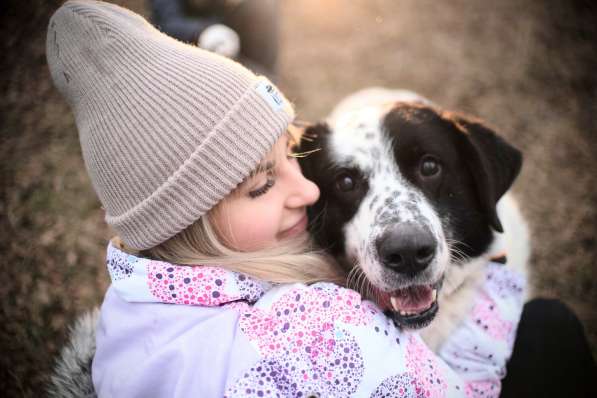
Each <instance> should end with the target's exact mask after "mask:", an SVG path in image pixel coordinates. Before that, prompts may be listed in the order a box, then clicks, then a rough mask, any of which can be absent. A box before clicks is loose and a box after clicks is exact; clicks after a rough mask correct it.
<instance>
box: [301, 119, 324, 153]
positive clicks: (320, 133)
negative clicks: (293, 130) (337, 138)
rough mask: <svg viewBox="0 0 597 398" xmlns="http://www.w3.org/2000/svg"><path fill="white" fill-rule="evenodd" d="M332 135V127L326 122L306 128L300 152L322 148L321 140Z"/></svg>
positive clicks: (309, 125)
mask: <svg viewBox="0 0 597 398" xmlns="http://www.w3.org/2000/svg"><path fill="white" fill-rule="evenodd" d="M329 134H330V127H329V126H328V125H327V123H325V122H319V123H315V124H308V125H306V126H305V127H304V132H303V134H302V136H301V143H300V146H299V150H300V151H301V152H306V151H312V150H315V149H318V148H321V140H323V139H325V137H326V136H328V135H329Z"/></svg>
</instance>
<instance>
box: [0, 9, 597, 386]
mask: <svg viewBox="0 0 597 398" xmlns="http://www.w3.org/2000/svg"><path fill="white" fill-rule="evenodd" d="M117 3H119V4H123V5H125V6H127V7H129V8H131V9H133V10H135V11H137V12H140V13H142V14H144V15H146V16H147V9H146V4H145V3H144V2H143V1H142V0H129V1H125V0H121V1H117ZM59 4H60V1H59V0H47V1H41V0H38V1H31V2H28V4H27V5H23V4H22V2H18V1H14V0H9V1H8V2H3V4H2V5H0V15H1V17H0V18H1V21H0V33H1V37H2V40H1V44H0V46H1V47H0V49H1V50H2V52H1V53H0V56H1V61H0V67H1V69H0V73H1V74H0V76H1V78H0V85H1V86H0V89H1V93H2V97H1V102H0V112H1V113H0V115H1V116H0V117H1V121H0V123H1V124H0V126H1V127H0V128H1V130H0V132H1V136H0V140H1V141H0V144H1V145H0V159H1V167H0V181H1V182H2V183H1V184H0V234H1V235H0V238H1V239H0V253H1V254H2V256H1V260H0V261H1V262H0V266H1V273H0V317H1V323H0V325H1V326H0V350H1V351H0V352H1V355H0V391H2V395H3V396H11V397H12V396H26V397H31V396H38V395H40V394H41V391H42V388H43V385H44V382H45V375H46V373H47V371H48V370H49V369H50V366H51V363H52V359H53V357H54V356H55V354H56V352H57V350H58V349H59V348H60V346H61V344H62V343H63V341H64V338H65V329H66V327H67V325H68V324H69V322H71V320H72V319H73V317H74V316H75V315H76V314H77V313H79V312H81V311H83V310H85V309H88V308H91V307H93V306H94V305H97V304H98V303H100V302H101V298H102V295H103V292H104V291H105V289H106V287H107V284H108V277H107V273H106V272H105V269H104V265H103V255H104V254H103V251H104V247H105V244H106V239H107V238H108V237H109V236H110V232H109V231H108V230H107V228H106V227H105V225H104V223H103V221H102V217H103V214H102V212H101V210H100V207H99V203H98V202H97V200H96V198H95V196H94V194H93V192H92V190H91V186H90V183H89V180H88V178H87V176H86V174H85V171H84V166H83V163H82V160H81V157H80V149H79V147H78V142H77V134H76V130H75V127H74V122H73V117H72V115H71V113H70V111H69V109H68V107H67V105H66V104H65V103H64V102H63V101H62V99H61V98H60V97H59V95H58V93H57V92H56V91H55V90H54V89H53V88H52V86H51V82H50V78H49V73H48V71H47V67H46V65H45V55H44V40H45V29H46V25H47V21H48V18H49V16H50V14H51V13H52V12H53V10H55V9H56V8H57V7H58V5H59ZM558 4H559V5H556V2H539V1H530V0H502V1H499V2H496V1H494V2H490V1H484V2H480V1H475V0H449V1H448V0H446V1H442V2H438V1H433V0H418V1H415V0H400V1H396V0H285V1H282V2H281V18H282V40H281V43H280V44H281V54H280V57H281V58H280V74H281V81H280V86H281V87H282V89H283V91H284V92H285V93H286V94H287V95H288V96H289V97H290V98H291V99H292V100H293V101H294V102H295V103H296V105H297V107H298V110H299V115H300V116H301V118H303V119H312V120H313V119H318V118H321V117H323V116H324V115H325V114H326V113H327V112H328V111H329V110H330V109H331V108H332V106H333V105H334V104H335V103H336V102H337V101H338V100H339V99H341V98H342V97H343V96H345V95H347V94H349V93H350V92H352V91H354V90H357V89H360V88H363V87H366V86H372V85H380V86H386V87H395V88H408V89H411V90H414V91H417V92H419V93H421V94H423V95H424V96H427V97H428V98H430V99H432V100H433V101H435V102H436V103H438V104H440V105H442V106H443V107H445V108H449V109H457V110H461V111H465V112H469V113H472V114H474V115H477V116H480V117H482V118H484V119H486V120H487V121H488V122H490V123H491V124H492V125H494V126H496V127H497V128H498V130H499V131H500V132H502V134H503V135H504V136H506V137H507V138H508V139H509V140H510V141H511V142H513V143H514V144H515V145H517V146H518V147H519V148H521V149H522V150H523V152H524V153H525V156H526V157H525V159H526V163H525V166H524V169H523V172H522V175H521V177H520V179H519V180H518V182H517V185H516V186H515V188H514V190H515V192H516V193H517V194H518V196H519V197H520V198H522V203H523V208H524V212H525V214H526V215H527V216H528V218H529V220H530V222H531V225H532V230H533V237H534V255H533V265H532V267H533V269H534V271H535V272H534V277H533V284H534V286H535V288H536V292H537V295H542V296H549V297H559V298H561V299H562V300H564V301H565V302H566V303H568V304H569V305H570V306H571V307H572V308H574V309H575V311H576V312H577V313H578V314H579V316H580V318H581V320H582V321H583V323H584V325H585V327H586V330H587V332H588V334H589V337H590V339H591V343H592V346H593V351H594V352H595V347H597V315H596V314H597V313H596V311H595V305H596V304H597V300H596V299H597V280H596V276H597V275H596V265H597V242H596V229H597V227H596V225H597V206H596V204H597V190H596V189H595V187H596V186H597V167H596V166H597V160H596V155H597V144H596V141H595V139H596V138H597V137H596V136H595V133H596V130H597V129H596V127H595V124H596V123H595V115H596V114H597V102H596V100H597V74H596V73H595V71H596V70H597V69H596V67H597V18H596V17H597V10H596V8H595V7H596V6H594V5H592V3H591V2H590V1H588V0H586V1H584V0H575V1H568V2H559V3H558Z"/></svg>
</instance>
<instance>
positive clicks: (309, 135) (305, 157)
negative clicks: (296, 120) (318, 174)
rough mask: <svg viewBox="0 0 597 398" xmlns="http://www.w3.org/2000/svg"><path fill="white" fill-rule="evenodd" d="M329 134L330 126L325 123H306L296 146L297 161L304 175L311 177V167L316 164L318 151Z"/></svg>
mask: <svg viewBox="0 0 597 398" xmlns="http://www.w3.org/2000/svg"><path fill="white" fill-rule="evenodd" d="M329 134H330V128H329V126H328V125H327V124H326V123H316V124H310V125H306V126H305V127H304V131H303V134H302V135H301V139H300V143H299V145H298V147H297V148H296V152H297V153H298V154H299V163H300V164H301V169H302V171H303V174H304V175H305V177H307V178H309V179H311V180H312V179H313V178H314V176H313V173H314V170H313V168H314V167H315V166H316V163H317V161H316V159H317V158H318V155H319V154H318V151H319V150H320V149H321V148H322V146H323V140H325V139H326V138H327V136H328V135H329Z"/></svg>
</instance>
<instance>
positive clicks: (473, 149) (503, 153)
mask: <svg viewBox="0 0 597 398" xmlns="http://www.w3.org/2000/svg"><path fill="white" fill-rule="evenodd" d="M449 117H450V118H451V119H452V120H453V122H454V123H456V125H457V127H458V128H459V130H461V131H462V132H463V133H464V134H463V135H464V137H465V139H464V142H463V147H464V151H465V157H464V158H465V162H466V163H467V167H468V169H469V170H470V172H471V174H472V176H473V179H474V180H475V184H476V188H477V192H478V195H479V199H480V202H481V206H482V208H483V211H484V212H485V214H486V215H487V216H488V218H489V222H490V225H491V226H492V227H493V229H494V230H496V231H498V232H504V230H503V227H502V223H501V222H500V220H499V218H498V215H497V209H496V205H497V202H498V200H499V199H500V198H501V197H502V195H504V194H505V193H506V191H507V190H508V189H509V188H510V186H511V185H512V183H513V182H514V180H515V179H516V176H518V173H519V172H520V169H521V167H522V153H521V152H520V151H519V150H518V149H516V148H514V147H513V146H512V145H510V144H509V143H507V142H506V141H505V140H504V139H502V138H501V137H499V136H498V135H497V134H496V133H495V132H494V131H493V130H491V129H490V128H489V127H487V126H485V125H484V124H483V123H482V122H481V121H480V120H476V119H473V118H469V117H467V116H463V115H450V116H449Z"/></svg>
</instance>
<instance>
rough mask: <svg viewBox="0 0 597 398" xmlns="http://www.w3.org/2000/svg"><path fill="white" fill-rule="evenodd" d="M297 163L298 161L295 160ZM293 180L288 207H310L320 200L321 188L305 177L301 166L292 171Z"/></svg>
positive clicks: (290, 185) (290, 186)
mask: <svg viewBox="0 0 597 398" xmlns="http://www.w3.org/2000/svg"><path fill="white" fill-rule="evenodd" d="M295 161H296V160H295ZM292 177H293V178H292V179H291V181H289V189H290V190H291V192H289V195H288V199H287V201H286V205H287V206H288V207H291V208H296V207H304V206H310V205H312V204H314V203H315V202H317V199H319V188H318V187H317V185H315V183H313V182H312V181H310V180H308V179H306V178H305V176H303V173H302V172H301V169H300V166H299V165H298V164H297V165H296V168H294V169H293V170H292Z"/></svg>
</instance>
